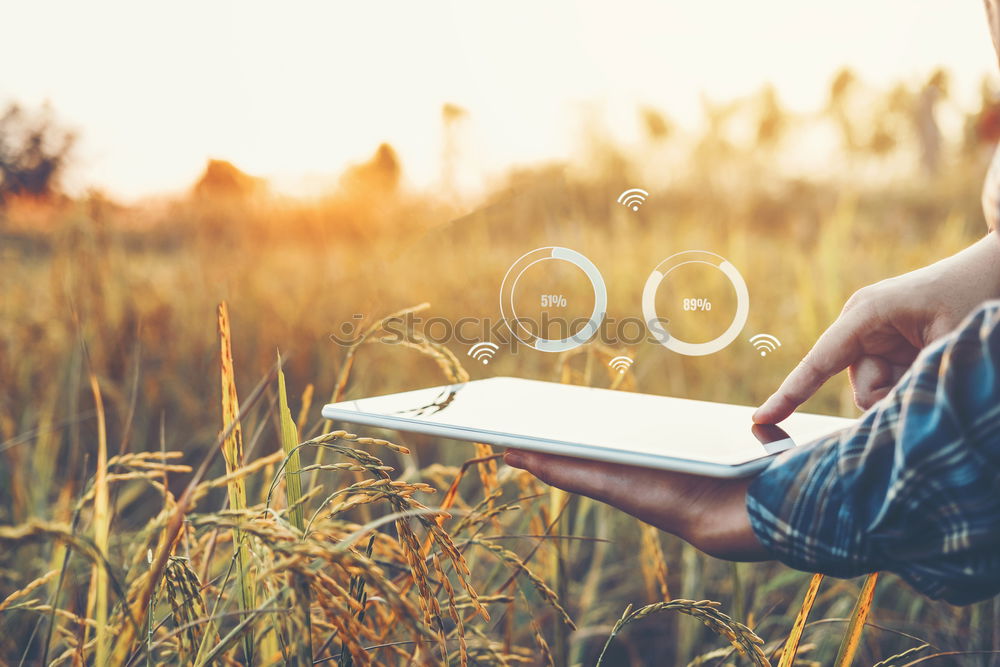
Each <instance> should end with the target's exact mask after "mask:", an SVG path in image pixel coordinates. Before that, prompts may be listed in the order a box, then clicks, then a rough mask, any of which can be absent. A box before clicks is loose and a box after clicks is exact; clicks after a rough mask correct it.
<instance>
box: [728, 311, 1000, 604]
mask: <svg viewBox="0 0 1000 667" xmlns="http://www.w3.org/2000/svg"><path fill="white" fill-rule="evenodd" d="M747 509H748V510H749V512H750V521H751V524H752V526H753V530H754V533H755V534H756V535H757V537H758V539H759V540H760V541H761V543H762V544H763V545H764V546H765V548H767V549H768V550H769V551H770V552H771V553H772V554H773V555H774V556H775V557H776V558H777V559H778V560H780V561H782V562H784V563H785V564H787V565H790V566H791V567H794V568H797V569H800V570H807V571H810V572H822V573H824V574H831V575H833V576H837V577H854V576H857V575H860V574H864V573H866V572H874V571H877V570H882V571H890V572H895V573H896V574H898V575H900V576H901V577H902V578H903V579H905V580H906V581H908V582H909V583H910V584H911V585H912V586H913V587H914V588H916V589H917V590H919V591H921V592H922V593H924V594H926V595H928V596H930V597H934V598H943V599H945V600H947V601H949V602H951V603H953V604H968V603H971V602H975V601H978V600H983V599H986V598H988V597H991V596H993V595H995V594H997V593H998V592H1000V301H992V302H989V303H987V304H985V305H983V306H982V307H981V308H980V309H979V310H977V311H976V312H974V313H973V314H972V315H971V316H969V318H968V319H966V320H965V322H964V323H963V324H962V325H961V326H960V327H959V328H958V329H956V330H955V331H954V332H952V333H951V334H950V335H948V336H946V337H944V338H943V339H940V340H938V341H936V342H934V343H933V344H932V345H930V346H928V347H927V348H926V349H925V350H924V351H923V352H922V353H921V354H920V356H919V357H918V358H917V360H916V361H915V362H914V363H913V366H912V367H911V368H910V370H909V371H908V372H907V373H906V375H904V376H903V378H902V379H901V380H900V381H899V383H898V384H897V385H896V387H895V389H893V391H892V392H891V393H890V394H889V395H888V396H887V397H886V398H884V399H883V400H882V401H880V402H879V403H878V404H877V405H876V406H874V407H873V408H872V409H871V410H869V411H868V412H867V413H865V415H864V416H863V417H862V418H861V419H860V420H859V421H858V422H857V424H855V425H854V426H852V427H851V428H849V429H847V430H845V431H842V432H840V433H837V434H834V435H831V436H828V437H826V438H824V439H822V440H819V441H817V442H814V443H812V444H810V445H806V446H803V447H798V448H795V449H792V450H789V451H788V452H786V453H784V454H782V455H781V456H779V457H778V458H777V459H776V460H775V461H774V462H773V463H772V464H771V465H770V466H769V467H768V468H767V469H766V470H765V471H764V473H763V474H761V475H760V476H759V477H758V478H757V479H755V480H754V481H753V482H752V484H751V486H750V489H749V492H748V493H747Z"/></svg>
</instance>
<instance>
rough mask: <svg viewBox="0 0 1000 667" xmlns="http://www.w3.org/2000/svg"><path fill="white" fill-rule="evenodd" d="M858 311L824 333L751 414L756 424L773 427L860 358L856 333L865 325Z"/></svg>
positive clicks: (835, 323) (842, 317)
mask: <svg viewBox="0 0 1000 667" xmlns="http://www.w3.org/2000/svg"><path fill="white" fill-rule="evenodd" d="M864 317H865V316H864V315H863V314H862V313H861V312H859V311H848V312H846V313H843V314H842V315H841V316H840V317H838V318H837V320H836V321H835V322H834V323H833V324H831V325H830V327H829V328H828V329H827V330H826V331H824V332H823V335H821V336H820V337H819V340H817V341H816V344H815V345H813V348H812V349H811V350H809V352H808V353H807V354H806V356H805V357H804V358H803V359H802V361H800V362H799V365H798V366H796V367H795V368H794V369H793V370H792V372H791V373H789V374H788V377H786V378H785V380H784V382H782V383H781V386H780V387H778V390H777V391H776V392H774V393H773V394H771V396H770V398H768V399H767V400H766V401H764V404H763V405H761V406H760V407H759V408H758V409H757V411H756V412H755V413H754V414H753V420H754V422H756V423H758V424H775V423H777V422H780V421H781V420H782V419H784V418H786V417H787V416H788V415H790V414H792V413H793V412H794V411H795V408H797V407H799V406H800V405H802V403H804V402H805V401H806V400H807V399H808V398H809V397H810V396H812V395H813V394H815V393H816V391H817V390H818V389H819V388H820V387H822V386H823V383H825V382H826V381H827V380H829V379H830V378H831V377H833V376H834V375H836V374H837V373H839V372H840V371H842V370H844V369H845V368H847V367H848V366H850V365H851V364H852V363H853V362H854V361H855V360H856V359H857V358H858V357H859V356H860V355H861V344H860V342H859V336H858V334H859V332H860V329H861V326H862V325H863V324H864Z"/></svg>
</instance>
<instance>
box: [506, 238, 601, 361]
mask: <svg viewBox="0 0 1000 667" xmlns="http://www.w3.org/2000/svg"><path fill="white" fill-rule="evenodd" d="M553 259H558V260H562V261H564V262H569V263H570V264H573V265H574V266H576V267H578V268H579V269H580V270H581V271H583V272H584V273H585V274H587V278H589V279H590V284H591V286H592V287H593V288H594V312H592V313H591V315H590V320H588V321H587V323H586V324H585V325H584V326H583V328H582V329H580V330H579V331H577V332H576V333H575V334H572V335H570V336H568V337H566V338H561V339H549V338H541V337H540V336H538V335H537V334H535V333H534V332H532V331H529V330H528V329H527V328H526V327H525V326H524V325H523V324H522V322H521V321H520V320H519V319H518V317H517V311H516V310H515V309H514V292H515V289H516V287H517V281H518V280H519V279H520V277H521V274H523V273H524V272H525V271H527V270H528V269H529V268H530V267H532V266H534V265H535V264H538V263H539V262H544V261H548V260H553ZM607 309H608V291H607V288H606V287H605V285H604V278H603V277H602V276H601V272H600V271H598V270H597V267H596V266H595V265H594V263H593V262H591V261H590V260H589V259H587V258H586V257H585V256H583V255H581V254H580V253H578V252H577V251H575V250H570V249H569V248H563V247H561V246H550V247H545V248H536V249H535V250H532V251H530V252H526V253H525V254H523V255H521V256H520V257H519V258H518V259H517V261H515V262H514V263H513V264H511V266H510V268H509V269H507V273H506V274H505V275H504V277H503V283H501V285H500V314H501V315H502V316H503V319H504V322H506V324H507V328H508V329H510V332H511V333H512V334H514V337H515V338H517V339H518V340H519V341H521V342H522V343H524V344H525V345H530V346H531V347H533V348H535V349H536V350H541V351H542V352H565V351H566V350H572V349H573V348H574V347H577V346H579V345H583V344H584V343H586V342H587V341H588V340H590V339H591V338H593V337H594V334H596V333H597V330H598V328H600V326H601V322H603V321H604V317H605V315H606V314H607Z"/></svg>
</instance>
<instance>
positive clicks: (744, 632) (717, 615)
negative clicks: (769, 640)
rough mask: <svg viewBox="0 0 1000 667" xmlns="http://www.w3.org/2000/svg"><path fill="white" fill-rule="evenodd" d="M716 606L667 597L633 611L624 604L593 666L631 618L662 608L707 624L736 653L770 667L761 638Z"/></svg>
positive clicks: (659, 610) (760, 665) (754, 662)
mask: <svg viewBox="0 0 1000 667" xmlns="http://www.w3.org/2000/svg"><path fill="white" fill-rule="evenodd" d="M718 607H719V603H718V602H712V601H711V600H699V601H694V600H671V601H670V602H657V603H656V604H649V605H646V606H645V607H640V608H639V609H636V610H635V611H632V605H628V606H627V607H625V611H624V612H622V615H621V618H619V619H618V621H617V622H616V623H615V625H614V627H613V628H612V629H611V635H610V636H609V637H608V641H607V642H605V644H604V648H603V649H601V655H600V656H598V658H597V665H596V667H600V665H601V663H602V662H603V661H604V656H605V654H606V653H607V651H608V647H609V646H611V642H612V641H613V640H614V638H615V637H616V636H618V633H619V632H621V630H622V628H624V627H625V626H626V625H628V624H629V623H631V622H632V621H637V620H639V619H641V618H645V617H647V616H650V615H652V614H657V613H660V612H663V611H676V612H680V613H682V614H687V615H688V616H694V617H695V618H697V619H698V620H699V621H701V622H702V623H704V624H705V625H707V626H708V628H709V629H710V630H712V632H714V633H716V634H718V635H721V636H723V637H725V638H726V639H727V640H729V643H730V644H732V645H733V647H734V648H735V649H736V650H737V651H739V653H740V655H743V656H746V657H747V658H749V659H750V660H751V661H752V662H753V664H754V665H756V666H757V667H770V666H771V662H770V661H769V660H768V659H767V656H765V655H764V651H763V650H762V649H761V646H762V645H763V644H764V640H763V639H761V638H760V637H758V636H757V633H755V632H754V631H753V630H751V629H750V628H748V627H747V626H745V625H743V624H742V623H739V622H737V621H734V620H733V619H732V618H730V617H729V616H728V615H727V614H724V613H722V612H721V611H719V609H718Z"/></svg>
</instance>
